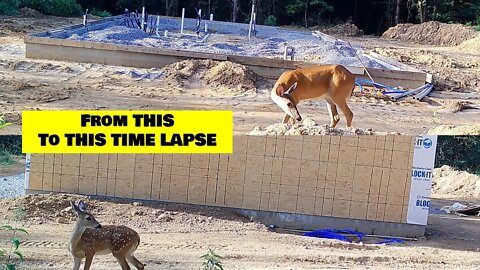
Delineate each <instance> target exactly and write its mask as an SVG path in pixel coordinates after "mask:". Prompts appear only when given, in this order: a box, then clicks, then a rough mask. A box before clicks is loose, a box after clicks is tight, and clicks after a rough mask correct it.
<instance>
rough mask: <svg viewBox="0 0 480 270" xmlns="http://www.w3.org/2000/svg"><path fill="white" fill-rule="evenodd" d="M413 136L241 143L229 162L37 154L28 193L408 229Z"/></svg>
mask: <svg viewBox="0 0 480 270" xmlns="http://www.w3.org/2000/svg"><path fill="white" fill-rule="evenodd" d="M414 139H415V138H414V137H413V136H401V135H395V136H393V135H391V136H390V135H389V136H267V137H262V136H236V137H235V138H234V152H233V154H229V155H227V154H191V155H190V154H163V155H162V154H152V155H145V154H138V155H135V154H118V155H117V154H113V155H92V154H81V155H80V154H78V155H77V154H45V155H43V154H33V155H32V156H31V168H30V169H31V171H30V177H29V183H28V189H29V190H30V191H47V192H48V191H56V192H69V193H81V194H91V195H100V196H114V197H125V198H138V199H148V200H161V201H171V202H178V203H191V204H200V205H214V206H224V207H233V208H240V209H247V210H263V211H269V212H275V213H291V214H305V215H313V216H323V217H337V218H347V219H355V220H369V221H380V222H393V223H406V215H407V210H408V200H409V194H410V184H411V167H412V160H413V145H414Z"/></svg>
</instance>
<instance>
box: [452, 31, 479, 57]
mask: <svg viewBox="0 0 480 270" xmlns="http://www.w3.org/2000/svg"><path fill="white" fill-rule="evenodd" d="M456 49H458V50H459V51H462V52H468V53H475V54H480V35H478V36H477V37H476V38H472V39H469V40H466V41H464V42H462V43H461V44H460V45H458V46H457V47H456Z"/></svg>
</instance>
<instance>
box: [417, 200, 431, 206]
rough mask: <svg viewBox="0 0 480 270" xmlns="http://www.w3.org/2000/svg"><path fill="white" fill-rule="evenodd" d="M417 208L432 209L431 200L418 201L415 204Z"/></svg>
mask: <svg viewBox="0 0 480 270" xmlns="http://www.w3.org/2000/svg"><path fill="white" fill-rule="evenodd" d="M415 206H417V207H430V200H417V201H416V203H415Z"/></svg>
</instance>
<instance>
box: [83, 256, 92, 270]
mask: <svg viewBox="0 0 480 270" xmlns="http://www.w3.org/2000/svg"><path fill="white" fill-rule="evenodd" d="M85 255H86V258H85V265H84V266H83V270H90V267H91V266H92V262H93V256H94V254H93V253H87V254H85Z"/></svg>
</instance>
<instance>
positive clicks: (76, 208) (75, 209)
mask: <svg viewBox="0 0 480 270" xmlns="http://www.w3.org/2000/svg"><path fill="white" fill-rule="evenodd" d="M70 206H71V207H72V209H73V211H75V213H76V214H79V213H80V212H81V210H80V209H79V208H78V207H77V206H76V205H75V203H74V202H72V201H70Z"/></svg>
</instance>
